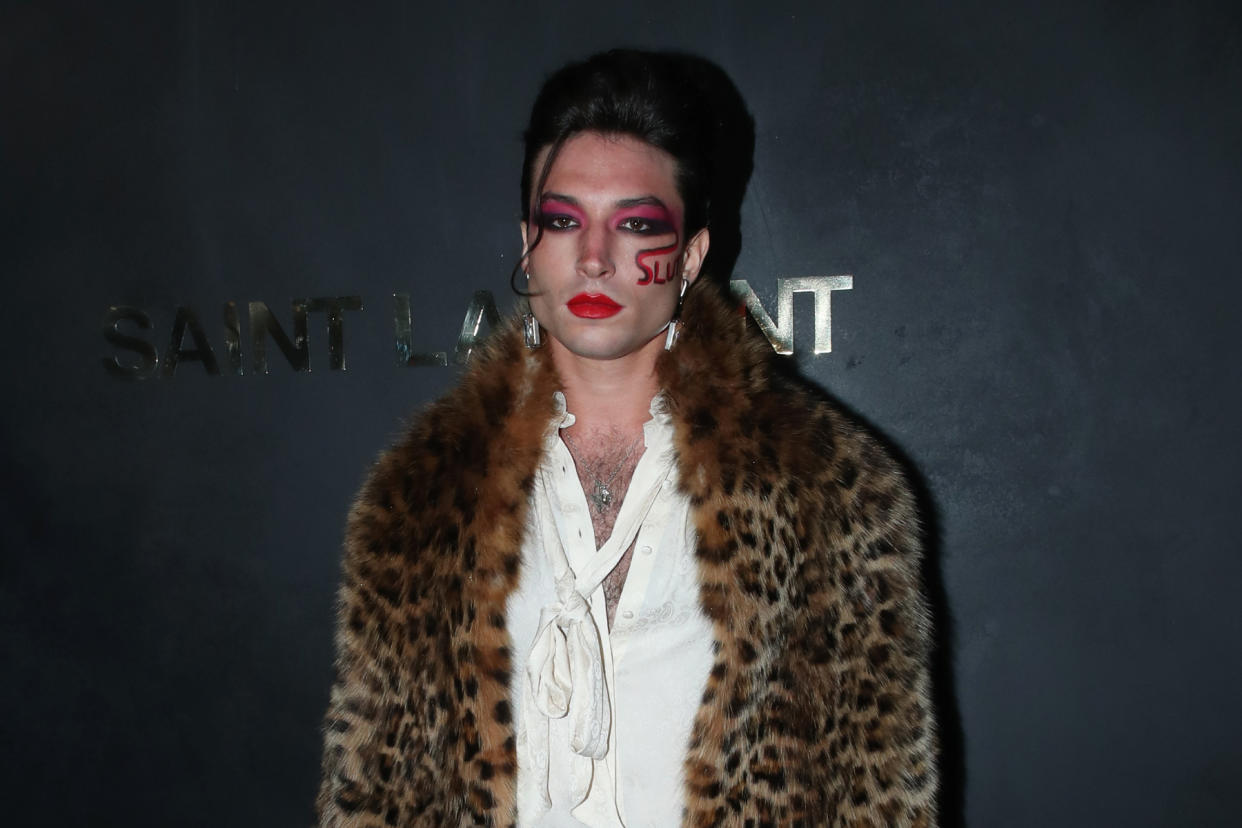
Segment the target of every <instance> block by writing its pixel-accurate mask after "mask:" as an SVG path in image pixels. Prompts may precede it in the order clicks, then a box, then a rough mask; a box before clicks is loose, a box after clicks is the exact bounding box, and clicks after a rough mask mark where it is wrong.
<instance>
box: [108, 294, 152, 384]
mask: <svg viewBox="0 0 1242 828" xmlns="http://www.w3.org/2000/svg"><path fill="white" fill-rule="evenodd" d="M122 322H129V323H132V324H133V325H136V326H137V327H138V329H139V330H142V331H149V330H151V317H150V316H148V315H147V314H146V312H145V311H143V310H140V309H139V308H133V307H130V306H128V305H113V306H112V307H110V308H108V312H107V313H106V314H104V326H103V335H104V339H106V340H108V342H109V344H111V345H114V346H115V347H117V348H118V349H120V350H122V351H129V352H130V353H132V354H137V355H138V362H137V363H134V362H133V361H132V360H130V359H126V360H122V359H121V358H120V357H119V356H110V357H104V358H103V359H102V360H100V362H102V363H103V367H104V369H105V370H106V371H107V372H108V373H109V374H111V375H112V376H114V377H116V378H118V379H142V378H144V377H149V376H151V375H152V374H153V373H155V366H156V364H157V361H158V359H159V356H158V355H157V354H156V351H155V346H154V345H152V344H151V343H150V342H147V341H146V340H145V339H142V338H141V337H137V336H130V335H128V334H124V333H121V332H120V331H119V330H117V326H118V325H120V324H121V323H122Z"/></svg>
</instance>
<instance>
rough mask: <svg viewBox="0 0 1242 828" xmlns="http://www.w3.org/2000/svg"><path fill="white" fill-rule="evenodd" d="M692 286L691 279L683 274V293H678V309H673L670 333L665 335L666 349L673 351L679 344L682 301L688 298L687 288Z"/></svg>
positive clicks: (669, 322) (669, 321)
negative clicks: (678, 335)
mask: <svg viewBox="0 0 1242 828" xmlns="http://www.w3.org/2000/svg"><path fill="white" fill-rule="evenodd" d="M689 286H690V280H689V279H687V278H686V274H685V273H684V272H683V273H682V274H681V293H679V294H678V295H677V310H675V311H673V318H672V319H670V320H668V333H666V334H665V335H664V350H666V351H671V350H673V346H674V345H676V344H677V334H678V328H680V327H681V303H682V302H684V301H685V299H686V288H687V287H689Z"/></svg>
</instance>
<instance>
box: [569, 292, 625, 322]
mask: <svg viewBox="0 0 1242 828" xmlns="http://www.w3.org/2000/svg"><path fill="white" fill-rule="evenodd" d="M565 304H566V306H567V307H568V308H569V312H570V313H572V314H573V315H574V316H580V317H582V318H583V319H607V318H608V317H609V316H612V315H613V314H615V313H617V312H618V311H620V310H621V305H618V304H617V303H616V302H614V301H612V300H611V299H609V298H608V297H607V296H605V295H603V294H602V293H601V294H599V295H597V296H592V295H591V294H589V293H579V294H578V295H577V296H575V297H574V298H572V299H570V300H569V301H568V302H566V303H565Z"/></svg>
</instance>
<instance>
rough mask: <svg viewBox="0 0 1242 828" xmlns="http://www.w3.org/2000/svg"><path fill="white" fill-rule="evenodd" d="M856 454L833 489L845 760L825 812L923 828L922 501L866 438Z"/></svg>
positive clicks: (930, 798) (830, 617) (927, 816)
mask: <svg viewBox="0 0 1242 828" xmlns="http://www.w3.org/2000/svg"><path fill="white" fill-rule="evenodd" d="M853 448H854V449H855V450H854V451H846V452H845V453H844V457H843V458H842V460H841V462H840V463H838V464H836V480H834V481H833V482H834V484H835V486H836V487H837V488H838V490H839V491H841V492H842V493H843V495H844V500H843V504H844V505H843V509H842V514H841V515H839V516H838V523H837V528H838V530H841V536H840V537H839V538H838V552H837V555H836V556H835V566H834V568H835V569H836V570H837V571H836V572H835V573H833V577H829V578H828V579H827V581H828V584H827V585H828V587H829V592H832V593H835V596H834V597H835V599H836V600H834V601H832V602H831V603H830V605H829V606H830V608H829V610H828V612H827V613H826V615H825V617H824V621H825V623H826V625H827V633H828V636H829V639H830V640H832V639H835V643H836V645H837V648H838V651H837V654H836V656H835V657H834V658H833V660H832V663H833V664H834V665H835V667H834V673H835V675H834V680H835V681H834V693H833V695H834V698H833V699H832V700H831V702H832V703H831V708H830V710H831V713H830V715H831V716H832V717H834V718H835V722H830V723H829V728H830V730H831V729H833V728H834V727H835V732H834V733H831V735H830V736H829V737H828V738H829V745H830V747H829V751H830V753H831V752H833V751H834V750H835V751H839V755H840V756H841V760H840V762H839V764H838V772H840V773H841V778H840V779H839V780H838V781H837V782H836V785H835V787H836V790H835V791H834V796H833V797H832V798H833V799H835V800H836V801H835V802H830V803H829V804H830V807H829V811H830V812H831V813H835V814H837V815H839V816H840V817H842V818H843V822H842V824H845V825H873V824H877V822H878V824H883V825H890V826H916V827H917V828H926V827H927V826H932V825H935V824H936V796H937V787H938V776H937V771H936V756H937V740H936V729H935V722H934V712H933V707H932V700H931V681H930V675H929V670H930V668H929V660H930V652H931V624H930V618H929V614H928V611H927V606H926V602H925V599H924V595H923V587H922V576H921V555H922V550H921V541H920V532H919V527H918V523H917V516H916V510H915V502H914V498H913V496H912V494H911V492H910V490H909V488H908V486H907V484H906V482H905V480H904V479H903V476H902V474H901V472H900V471H899V470H898V469H897V467H896V465H895V464H894V463H893V462H892V461H891V460H890V459H889V458H888V457H887V456H886V455H885V454H884V453H883V452H882V451H881V450H880V449H879V447H878V446H876V445H875V444H874V443H873V442H872V441H871V440H870V439H869V438H862V439H861V440H860V441H859V443H858V444H857V445H856V446H855V447H853ZM833 580H835V581H836V582H837V584H836V585H837V589H836V590H833V589H832V588H831V583H832V581H833Z"/></svg>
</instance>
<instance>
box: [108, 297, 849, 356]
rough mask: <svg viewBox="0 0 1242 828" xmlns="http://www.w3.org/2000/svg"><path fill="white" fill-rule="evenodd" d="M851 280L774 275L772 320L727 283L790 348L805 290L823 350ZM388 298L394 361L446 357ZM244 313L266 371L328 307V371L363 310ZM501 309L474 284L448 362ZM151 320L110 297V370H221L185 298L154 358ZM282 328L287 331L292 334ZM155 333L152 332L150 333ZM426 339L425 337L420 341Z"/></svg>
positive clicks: (235, 335) (466, 351)
mask: <svg viewBox="0 0 1242 828" xmlns="http://www.w3.org/2000/svg"><path fill="white" fill-rule="evenodd" d="M853 286H854V277H853V276H848V275H843V276H802V277H798V278H791V279H777V280H776V321H773V320H772V317H771V316H769V315H768V312H767V311H766V310H765V309H764V307H763V303H762V302H760V301H759V297H758V296H756V295H755V292H754V290H753V289H752V288H751V287H750V285H749V284H748V283H747V282H746V281H745V280H744V279H735V280H734V281H733V282H731V283H730V287H731V289H732V291H733V293H734V294H735V295H736V296H737V297H738V298H739V299H740V300H741V301H742V302H744V303H745V305H746V309H747V310H748V311H749V313H750V315H751V316H752V317H753V318H754V320H755V322H756V324H758V326H759V329H760V330H761V331H762V332H763V335H764V336H765V337H767V339H768V341H769V342H770V343H771V344H772V348H773V349H774V350H775V351H776V352H777V353H778V354H792V353H793V352H794V310H793V309H794V294H797V293H810V294H811V295H812V297H813V301H814V319H815V345H814V352H815V353H817V354H826V353H829V352H831V351H832V292H833V291H835V290H850V289H851V288H852V287H853ZM392 298H393V320H392V321H393V336H394V340H393V341H394V353H395V355H396V361H397V364H398V365H401V366H403V367H414V366H441V367H447V366H448V365H449V356H448V351H447V350H442V351H431V350H415V347H416V346H415V343H414V338H413V329H414V324H413V314H412V312H411V308H410V295H409V294H408V293H394V294H393V295H392ZM246 309H247V311H248V314H249V317H250V318H249V323H250V324H249V325H248V326H247V328H248V331H247V333H248V334H249V336H250V349H251V359H250V362H251V370H252V372H253V373H255V374H258V375H264V374H267V373H269V366H268V358H267V357H268V349H267V342H268V340H269V339H270V340H271V341H272V342H274V343H276V348H277V349H278V350H279V351H280V353H281V354H282V355H283V356H284V358H285V361H286V362H288V363H289V367H290V368H291V369H292V370H294V371H296V372H309V371H310V370H311V354H310V352H311V343H310V338H309V336H308V327H309V324H308V320H307V317H308V315H309V314H312V313H323V314H325V315H326V323H327V333H328V368H329V369H330V370H333V371H344V370H345V312H346V311H361V310H363V306H362V297H361V296H317V297H311V298H308V299H294V300H293V301H292V302H291V303H290V305H289V309H290V318H289V321H288V325H289V327H288V329H286V327H285V325H284V324H282V323H281V321H280V320H279V319H278V318H277V315H276V314H274V313H273V312H272V310H271V309H270V308H269V307H268V305H267V304H266V303H265V302H261V301H252V302H249V303H247V307H246ZM239 317H240V314H239V313H238V307H237V303H236V302H226V303H225V304H224V307H223V322H224V326H223V327H224V332H223V336H224V346H225V355H226V357H227V360H226V362H225V370H224V373H228V374H230V375H232V376H241V375H243V374H244V373H245V358H244V353H243V346H242V325H241V320H240V318H239ZM500 321H501V318H500V313H499V311H497V309H496V300H495V298H494V297H493V295H492V293H491V291H487V290H476V291H474V293H473V294H472V295H471V297H470V304H469V305H468V306H467V308H466V314H465V316H464V317H463V318H462V322H461V329H460V331H459V333H458V335H457V342H456V343H455V345H454V348H453V359H452V362H453V364H455V365H463V364H465V363H466V362H468V361H469V359H470V357H471V355H472V354H473V353H474V350H475V349H476V348H477V347H478V346H479V344H480V343H481V342H482V341H483V339H484V336H485V335H486V332H484V331H483V323H484V322H486V323H487V325H488V327H489V328H492V329H494V328H496V327H497V326H498V325H499V324H500ZM154 327H155V326H154V324H153V322H152V320H151V315H150V314H149V313H148V312H147V311H145V310H143V309H141V308H135V307H132V306H128V305H113V306H112V307H110V308H108V311H107V313H106V314H105V315H104V324H103V335H104V339H105V340H106V341H107V342H108V343H109V344H110V345H112V347H113V348H115V349H116V351H117V353H116V354H114V355H113V356H110V357H104V358H103V359H102V360H101V362H102V364H103V366H104V370H106V371H107V372H108V373H109V374H111V375H112V376H115V377H118V378H121V379H147V378H149V377H155V376H162V377H172V376H175V375H176V372H177V368H178V366H180V365H181V364H182V363H184V362H197V363H200V364H201V365H202V367H203V371H204V373H206V374H207V375H208V376H219V375H220V374H221V373H222V372H221V365H220V362H219V361H218V360H217V358H216V354H215V352H214V351H213V350H212V346H211V341H210V337H209V336H208V335H207V329H206V328H204V327H203V325H202V324H201V323H200V322H199V317H198V314H197V313H195V311H194V310H193V309H192V308H190V307H188V306H185V305H178V306H177V308H176V309H175V311H174V313H173V323H172V328H171V331H170V334H169V338H168V340H167V342H168V349H167V350H166V351H165V352H164V356H163V359H162V360H161V359H160V354H159V351H158V350H157V349H156V346H155V344H154V343H153V342H152V341H149V340H148V339H146V338H144V337H142V336H140V335H136V334H137V332H142V331H152V330H153V329H154ZM288 331H292V336H291V335H290V334H289V332H288ZM187 335H188V336H189V338H190V342H191V343H192V347H187V344H188V343H187V341H186V337H187ZM153 336H154V337H155V338H156V339H159V337H158V335H153ZM419 345H420V346H422V347H425V345H424V343H419Z"/></svg>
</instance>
